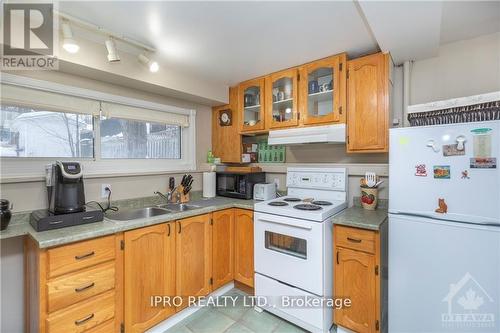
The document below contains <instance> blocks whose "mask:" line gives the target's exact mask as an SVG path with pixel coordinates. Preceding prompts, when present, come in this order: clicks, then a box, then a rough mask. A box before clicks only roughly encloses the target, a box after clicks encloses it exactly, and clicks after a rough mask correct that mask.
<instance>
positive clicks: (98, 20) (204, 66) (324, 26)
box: [59, 0, 500, 85]
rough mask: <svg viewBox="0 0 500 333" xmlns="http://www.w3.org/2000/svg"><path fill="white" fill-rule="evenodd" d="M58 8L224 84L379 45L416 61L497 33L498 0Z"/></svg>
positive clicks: (164, 61)
mask: <svg viewBox="0 0 500 333" xmlns="http://www.w3.org/2000/svg"><path fill="white" fill-rule="evenodd" d="M59 9H60V10H61V11H62V12H65V13H68V14H71V15H73V16H75V17H78V18H80V19H83V20H86V21H89V22H92V23H94V24H98V25H101V26H103V27H105V28H106V29H109V30H113V31H116V32H120V33H122V34H123V35H126V36H128V37H131V38H135V39H137V40H139V41H141V42H144V43H148V44H152V45H154V47H156V48H157V50H158V51H157V53H156V54H155V58H156V59H157V60H158V61H159V62H160V64H161V66H168V67H169V68H172V69H174V68H175V70H177V71H180V72H184V73H186V74H189V75H194V76H196V77H199V78H200V79H204V80H210V81H212V82H214V83H219V84H227V85H233V84H235V83H237V82H240V81H243V80H246V79H250V78H253V77H256V76H259V75H263V74H266V73H270V72H274V71H277V70H280V69H284V68H287V67H291V66H294V65H298V64H302V63H304V62H308V61H311V60H314V59H318V58H322V57H325V56H328V55H332V54H336V53H339V52H343V51H347V52H348V54H349V56H351V57H354V56H358V55H361V54H366V53H370V52H374V51H377V50H378V49H379V46H380V49H382V50H383V51H390V52H391V54H392V56H393V58H394V60H395V62H396V63H401V62H403V61H405V60H418V59H422V58H427V57H431V56H434V55H436V54H437V52H438V49H439V46H440V45H441V44H443V43H448V42H452V41H456V40H461V39H468V38H473V37H477V36H479V35H483V34H487V33H492V32H496V31H500V1H424V2H422V1H367V0H359V1H357V0H353V1H349V0H347V1H323V2H312V1H309V2H305V1H302V2H299V1H286V2H285V1H278V2H256V1H252V2H241V1H239V2H236V1H235V2H227V1H225V2H211V1H208V2H190V1H186V2H181V1H179V2H170V1H107V2H106V1H99V2H87V1H66V2H60V3H59ZM82 35H84V34H82ZM77 37H78V36H77ZM80 37H81V36H80ZM124 50H125V51H127V50H126V49H124Z"/></svg>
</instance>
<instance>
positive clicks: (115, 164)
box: [0, 73, 196, 182]
mask: <svg viewBox="0 0 500 333" xmlns="http://www.w3.org/2000/svg"><path fill="white" fill-rule="evenodd" d="M1 81H2V83H5V84H11V85H18V86H22V87H26V88H31V89H38V90H44V91H49V92H53V93H59V94H64V95H70V96H75V97H82V98H88V99H93V100H97V101H102V102H110V103H117V104H122V105H127V106H133V107H138V108H145V109H150V110H155V111H163V112H169V113H177V114H183V115H187V116H188V117H189V126H188V127H182V126H181V158H180V159H101V156H100V145H101V143H100V126H99V121H98V120H99V119H98V117H97V119H96V117H94V157H93V158H57V157H53V158H45V157H21V158H20V157H0V178H1V182H8V181H9V180H13V181H15V180H23V179H26V180H33V179H38V178H41V177H42V178H43V177H45V165H47V164H50V163H53V162H54V161H55V160H61V161H79V162H81V163H82V165H83V170H84V176H85V177H89V178H97V177H101V176H102V177H107V176H110V177H113V176H129V175H141V174H144V175H147V174H162V173H177V172H186V171H195V170H196V110H194V109H187V108H179V107H176V106H170V105H166V104H159V103H155V102H150V101H145V100H141V99H135V98H130V97H125V96H119V95H113V94H108V93H104V92H100V91H95V90H90V89H85V88H79V87H74V86H68V85H63V84H59V83H55V82H50V81H44V80H38V79H32V78H27V77H23V76H18V75H13V74H8V73H2V80H1Z"/></svg>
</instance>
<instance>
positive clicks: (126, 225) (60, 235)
mask: <svg viewBox="0 0 500 333" xmlns="http://www.w3.org/2000/svg"><path fill="white" fill-rule="evenodd" d="M190 204H194V205H197V206H200V208H196V209H192V210H189V211H184V212H178V213H170V214H165V215H160V216H155V217H149V218H143V219H135V220H129V221H115V220H110V219H108V218H107V217H104V220H103V221H102V222H96V223H90V224H84V225H79V226H76V227H68V228H61V229H54V230H48V231H42V232H37V231H35V229H33V227H32V226H31V225H30V224H29V220H28V219H26V218H22V219H23V221H21V220H19V221H16V218H15V216H14V217H13V219H12V220H11V223H10V224H9V226H8V227H7V229H6V230H3V231H1V232H0V239H7V238H12V237H17V236H23V235H29V236H30V237H32V238H33V239H34V240H35V241H36V242H37V244H38V246H39V247H40V248H41V249H43V248H48V247H52V246H57V245H63V244H68V243H72V242H76V241H81V240H85V239H90V238H95V237H100V236H105V235H111V234H114V233H117V232H122V231H126V230H131V229H137V228H141V227H146V226H150V225H154V224H159V223H164V222H169V221H174V220H178V219H183V218H186V217H190V216H196V215H201V214H206V213H210V212H214V211H217V210H222V209H228V208H242V209H251V210H253V206H254V201H253V200H242V199H232V198H223V197H216V198H212V199H199V200H194V201H191V202H190ZM19 219H21V217H19Z"/></svg>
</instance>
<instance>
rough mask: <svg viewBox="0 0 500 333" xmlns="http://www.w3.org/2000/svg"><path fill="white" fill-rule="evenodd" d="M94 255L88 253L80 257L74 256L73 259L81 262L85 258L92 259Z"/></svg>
mask: <svg viewBox="0 0 500 333" xmlns="http://www.w3.org/2000/svg"><path fill="white" fill-rule="evenodd" d="M94 254H95V252H94V251H92V252H89V253H87V254H82V255H80V256H75V259H76V260H82V259H85V258H88V257H92V256H93V255H94Z"/></svg>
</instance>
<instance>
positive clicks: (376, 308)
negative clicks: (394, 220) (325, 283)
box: [334, 225, 381, 333]
mask: <svg viewBox="0 0 500 333" xmlns="http://www.w3.org/2000/svg"><path fill="white" fill-rule="evenodd" d="M334 244H335V245H334V291H335V297H342V298H349V299H350V300H351V306H350V307H345V308H342V309H336V310H334V320H335V323H336V324H337V325H340V326H342V327H345V328H348V329H350V330H353V331H354V332H358V333H370V332H378V331H380V330H381V324H380V322H381V313H380V306H381V303H380V302H381V279H380V268H379V267H380V266H381V263H380V252H381V249H380V246H379V244H380V237H379V233H378V232H375V231H370V230H362V229H357V228H350V227H344V226H338V225H336V226H335V227H334Z"/></svg>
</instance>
